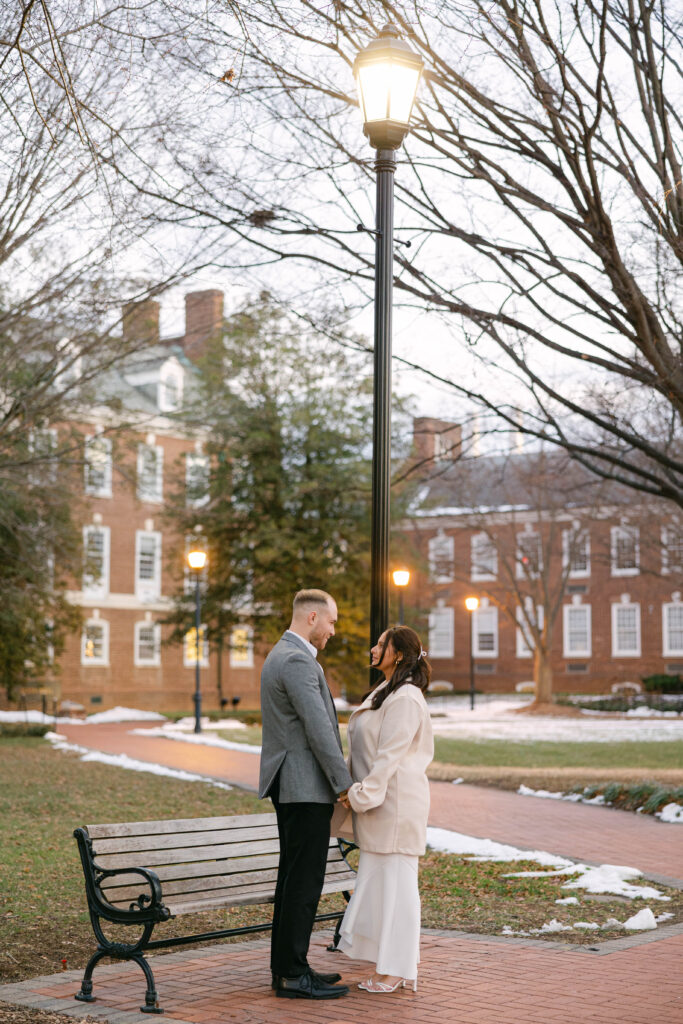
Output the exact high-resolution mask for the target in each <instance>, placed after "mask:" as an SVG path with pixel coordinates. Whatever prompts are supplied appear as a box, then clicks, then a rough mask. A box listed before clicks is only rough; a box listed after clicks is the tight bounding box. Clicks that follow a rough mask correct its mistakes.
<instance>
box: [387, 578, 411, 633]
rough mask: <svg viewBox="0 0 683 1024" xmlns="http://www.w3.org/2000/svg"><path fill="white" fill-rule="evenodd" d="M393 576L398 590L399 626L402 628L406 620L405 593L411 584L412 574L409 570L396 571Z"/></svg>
mask: <svg viewBox="0 0 683 1024" xmlns="http://www.w3.org/2000/svg"><path fill="white" fill-rule="evenodd" d="M391 575H392V578H393V580H394V586H395V587H396V588H397V589H398V624H399V626H402V625H403V623H404V619H405V614H404V608H403V591H404V590H405V588H406V587H407V586H408V584H409V583H410V572H409V571H408V569H394V571H393V572H392V574H391Z"/></svg>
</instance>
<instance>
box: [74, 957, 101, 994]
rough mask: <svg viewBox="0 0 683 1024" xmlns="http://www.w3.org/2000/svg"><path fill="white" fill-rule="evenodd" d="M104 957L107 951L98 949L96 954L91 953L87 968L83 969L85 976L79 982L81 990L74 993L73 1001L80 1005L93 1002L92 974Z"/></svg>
mask: <svg viewBox="0 0 683 1024" xmlns="http://www.w3.org/2000/svg"><path fill="white" fill-rule="evenodd" d="M106 955H107V951H106V950H105V949H98V950H97V952H96V953H93V955H92V956H91V957H90V959H89V960H88V966H87V967H86V969H85V974H84V975H83V981H82V982H81V990H80V992H77V993H76V995H75V996H74V999H80V1001H81V1002H82V1003H94V1002H95V997H94V995H93V994H92V972H93V971H94V970H95V968H96V967H97V965H98V963H99V962H100V960H101V959H102V957H103V956H106Z"/></svg>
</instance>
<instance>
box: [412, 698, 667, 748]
mask: <svg viewBox="0 0 683 1024" xmlns="http://www.w3.org/2000/svg"><path fill="white" fill-rule="evenodd" d="M430 703H431V704H432V708H433V710H435V711H436V710H437V708H438V712H439V717H435V718H434V720H433V722H432V725H433V729H434V732H435V733H436V734H437V735H438V736H445V737H448V738H453V739H471V740H489V739H500V740H507V741H508V742H511V743H521V742H527V741H531V742H533V741H534V740H549V741H556V742H572V743H595V742H598V743H621V742H638V741H640V740H646V741H663V740H675V739H681V738H683V716H681V715H676V714H673V715H672V714H670V713H669V712H667V714H666V715H665V716H664V717H662V716H661V715H658V716H657V717H658V719H659V720H656V719H655V718H654V717H652V718H651V717H649V716H648V717H643V716H635V717H633V716H631V717H630V718H626V717H624V718H619V719H614V718H612V717H611V716H612V714H613V713H612V712H603V713H601V714H598V713H596V712H592V711H589V712H587V713H586V714H582V716H581V717H572V718H563V717H561V716H555V715H548V716H546V715H534V716H533V717H531V716H529V717H527V716H526V715H519V714H514V713H513V712H514V711H516V710H519V708H520V707H522V706H524V704H528V703H529V701H525V702H522V701H520V699H519V697H518V698H517V699H511V698H510V697H507V698H504V697H495V698H493V699H488V700H484V699H483V698H479V699H478V700H477V703H476V705H475V708H474V710H473V711H471V710H470V706H469V700H468V699H467V698H466V697H463V696H452V697H443V698H439V699H438V703H437V702H436V701H434V702H430Z"/></svg>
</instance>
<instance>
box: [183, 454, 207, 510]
mask: <svg viewBox="0 0 683 1024" xmlns="http://www.w3.org/2000/svg"><path fill="white" fill-rule="evenodd" d="M208 500H209V457H208V455H201V454H200V453H199V452H188V453H187V455H186V456H185V501H186V504H187V505H188V507H189V508H199V507H200V506H201V505H206V503H207V501H208Z"/></svg>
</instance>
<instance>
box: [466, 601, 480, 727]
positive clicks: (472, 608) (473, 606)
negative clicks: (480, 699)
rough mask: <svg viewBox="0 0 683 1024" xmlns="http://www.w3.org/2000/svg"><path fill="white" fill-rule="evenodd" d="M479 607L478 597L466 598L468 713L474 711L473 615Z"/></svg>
mask: <svg viewBox="0 0 683 1024" xmlns="http://www.w3.org/2000/svg"><path fill="white" fill-rule="evenodd" d="M478 607H479V598H478V597H466V598H465V608H467V611H468V612H469V613H470V615H469V623H468V625H469V627H470V711H474V638H473V633H474V613H475V612H476V610H477V608H478Z"/></svg>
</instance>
